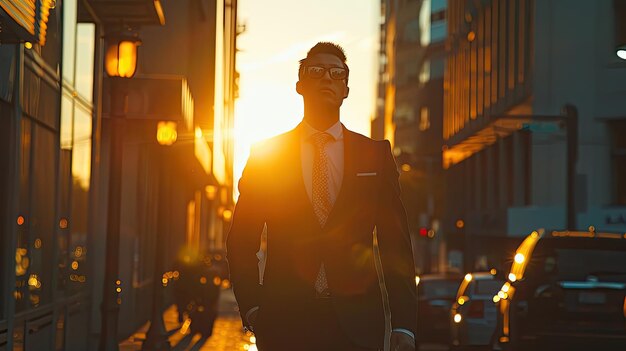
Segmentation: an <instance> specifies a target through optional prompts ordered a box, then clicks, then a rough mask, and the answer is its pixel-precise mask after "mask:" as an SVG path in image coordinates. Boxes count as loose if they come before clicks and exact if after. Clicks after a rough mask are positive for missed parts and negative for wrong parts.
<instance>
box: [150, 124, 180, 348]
mask: <svg viewBox="0 0 626 351" xmlns="http://www.w3.org/2000/svg"><path fill="white" fill-rule="evenodd" d="M177 138H178V133H177V132H176V122H172V121H161V122H158V123H157V133H156V140H157V143H158V144H159V145H160V149H161V160H160V165H159V166H160V170H159V202H158V214H159V215H158V219H157V221H158V228H157V232H156V244H155V248H154V273H153V275H154V276H153V281H152V316H151V317H150V329H148V332H147V333H146V340H144V342H143V344H142V345H141V349H142V350H143V351H147V350H158V351H161V350H170V349H171V345H170V343H169V340H168V335H167V330H166V329H165V322H164V321H163V306H164V301H165V287H164V285H162V284H160V283H161V279H162V276H163V272H164V271H165V267H164V266H163V264H164V258H163V256H164V249H165V241H166V240H167V238H168V235H169V232H170V222H169V213H168V212H169V204H170V202H171V201H170V200H171V199H170V178H171V172H170V166H171V165H170V162H169V160H170V155H169V154H170V150H169V146H171V145H173V144H174V143H175V142H176V139H177ZM179 313H180V311H179Z"/></svg>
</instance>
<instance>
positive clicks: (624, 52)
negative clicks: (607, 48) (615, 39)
mask: <svg viewBox="0 0 626 351" xmlns="http://www.w3.org/2000/svg"><path fill="white" fill-rule="evenodd" d="M615 53H616V54H617V57H619V58H621V59H622V60H626V44H624V45H621V46H618V47H617V50H616V52H615Z"/></svg>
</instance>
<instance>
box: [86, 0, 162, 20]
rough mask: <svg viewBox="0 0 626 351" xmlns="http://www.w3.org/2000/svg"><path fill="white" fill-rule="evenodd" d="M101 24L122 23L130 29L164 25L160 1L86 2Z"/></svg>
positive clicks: (109, 0)
mask: <svg viewBox="0 0 626 351" xmlns="http://www.w3.org/2000/svg"><path fill="white" fill-rule="evenodd" d="M87 1H88V3H89V5H90V6H91V8H92V9H93V11H94V13H95V15H96V16H97V17H98V19H99V20H100V21H102V22H103V23H107V24H111V23H123V24H125V25H128V26H131V27H137V26H143V25H164V24H165V15H164V14H163V7H162V6H161V1H160V0H87Z"/></svg>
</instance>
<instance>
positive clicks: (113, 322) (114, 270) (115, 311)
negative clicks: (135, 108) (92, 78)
mask: <svg viewBox="0 0 626 351" xmlns="http://www.w3.org/2000/svg"><path fill="white" fill-rule="evenodd" d="M108 41H109V48H108V49H107V53H106V56H105V62H104V65H105V70H106V72H107V75H108V76H109V81H110V83H111V84H110V90H109V92H110V95H111V100H110V101H111V108H110V111H111V113H110V118H109V119H108V120H109V126H110V138H111V143H110V149H109V150H110V151H109V153H110V155H109V198H108V208H107V236H106V258H105V269H104V282H103V284H102V286H103V293H102V305H101V307H100V308H101V326H100V342H99V345H98V349H99V350H100V351H110V350H118V344H117V331H118V318H119V309H120V307H119V305H120V303H121V300H120V299H118V297H119V292H120V290H119V289H120V287H119V284H118V282H119V259H118V253H119V248H120V207H121V203H122V201H121V200H122V155H123V153H124V124H125V123H124V120H125V117H126V113H127V110H128V109H127V96H128V78H131V77H132V76H133V75H134V74H135V70H136V69H137V46H138V45H139V43H140V41H139V39H137V38H136V37H130V36H126V37H119V36H118V37H109V39H108Z"/></svg>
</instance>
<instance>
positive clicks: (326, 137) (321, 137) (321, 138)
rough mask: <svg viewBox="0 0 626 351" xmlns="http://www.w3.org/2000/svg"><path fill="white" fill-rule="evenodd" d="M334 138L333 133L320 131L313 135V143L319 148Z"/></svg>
mask: <svg viewBox="0 0 626 351" xmlns="http://www.w3.org/2000/svg"><path fill="white" fill-rule="evenodd" d="M332 139H333V137H332V135H330V134H328V133H324V132H319V133H315V134H313V135H311V143H312V144H313V146H315V147H316V148H318V149H321V148H323V147H324V146H325V145H326V144H328V142H330V141H331V140H332Z"/></svg>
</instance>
